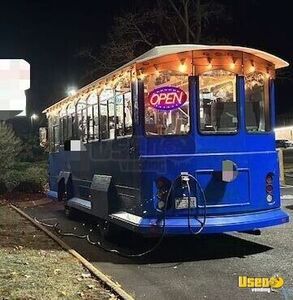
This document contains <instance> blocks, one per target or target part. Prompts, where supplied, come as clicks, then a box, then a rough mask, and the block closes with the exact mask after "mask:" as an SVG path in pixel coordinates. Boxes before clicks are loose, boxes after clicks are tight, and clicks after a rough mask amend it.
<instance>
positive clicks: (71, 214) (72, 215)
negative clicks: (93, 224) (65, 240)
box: [64, 206, 77, 220]
mask: <svg viewBox="0 0 293 300" xmlns="http://www.w3.org/2000/svg"><path fill="white" fill-rule="evenodd" d="M64 213H65V216H66V217H67V218H68V219H71V220H74V219H76V217H77V211H76V209H75V208H73V207H70V206H65V207H64Z"/></svg>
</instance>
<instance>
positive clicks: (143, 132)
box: [138, 70, 194, 139]
mask: <svg viewBox="0 0 293 300" xmlns="http://www.w3.org/2000/svg"><path fill="white" fill-rule="evenodd" d="M165 71H173V70H165ZM182 76H186V77H187V89H188V107H189V130H188V132H187V133H186V134H165V135H159V134H158V135H148V134H147V133H146V130H145V95H144V89H145V83H144V80H143V79H138V81H139V82H141V83H142V84H141V85H139V86H141V88H142V93H141V95H142V134H143V136H144V137H146V138H151V139H153V138H155V139H156V138H166V137H168V138H172V137H177V138H178V137H188V136H190V135H191V134H192V132H193V122H194V121H192V116H193V114H192V105H191V101H190V99H191V97H190V96H191V94H192V89H191V84H190V78H191V77H193V76H190V75H188V74H182ZM139 94H140V93H139Z"/></svg>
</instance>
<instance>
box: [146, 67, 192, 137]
mask: <svg viewBox="0 0 293 300" xmlns="http://www.w3.org/2000/svg"><path fill="white" fill-rule="evenodd" d="M144 103H145V132H146V134H147V135H149V136H151V135H184V134H187V133H188V132H189V128H190V116H189V114H190V108H189V92H188V76H187V75H184V74H182V73H179V72H176V71H163V72H160V73H159V75H157V74H153V75H149V76H147V77H146V78H145V80H144Z"/></svg>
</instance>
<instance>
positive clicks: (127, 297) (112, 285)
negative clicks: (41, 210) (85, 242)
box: [10, 204, 134, 300]
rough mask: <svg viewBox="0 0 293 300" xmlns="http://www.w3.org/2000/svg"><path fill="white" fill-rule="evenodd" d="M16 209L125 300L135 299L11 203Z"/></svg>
mask: <svg viewBox="0 0 293 300" xmlns="http://www.w3.org/2000/svg"><path fill="white" fill-rule="evenodd" d="M10 207H12V208H13V209H14V210H16V211H17V212H18V213H19V214H20V215H22V216H23V217H25V218H26V219H28V220H29V221H30V222H31V223H33V225H34V226H36V227H37V228H39V229H41V230H42V231H44V232H45V233H46V234H47V235H48V236H49V237H50V238H52V239H53V240H54V241H55V242H56V243H58V244H59V245H60V246H61V247H62V248H63V249H65V250H66V251H67V252H69V253H70V254H71V255H72V256H74V257H75V258H77V259H78V260H79V261H80V262H81V263H82V264H83V265H84V266H85V267H86V268H87V269H88V270H89V271H90V272H91V273H92V274H93V275H94V276H96V277H97V278H98V279H99V280H101V281H102V282H103V283H104V284H105V285H106V286H107V287H109V288H110V289H112V290H113V291H115V292H116V294H118V295H119V296H120V297H121V298H122V299H124V300H134V298H133V297H132V296H130V295H129V294H128V293H127V292H125V291H124V290H123V289H122V288H121V287H120V286H119V285H118V284H116V283H115V282H114V281H112V280H111V279H109V278H108V277H107V276H106V275H105V274H104V273H102V272H101V271H99V270H98V269H97V268H96V267H95V266H94V265H93V264H91V263H90V262H89V261H88V260H87V259H85V258H84V257H83V256H82V255H80V254H79V253H78V252H76V251H75V250H74V249H72V248H71V247H70V246H69V245H68V244H66V243H65V242H64V241H62V240H61V239H60V238H58V237H57V236H56V235H55V234H53V233H52V232H51V231H49V230H48V229H47V228H45V227H44V226H42V225H41V224H38V223H36V222H35V221H34V219H32V218H31V217H30V216H29V215H27V214H26V213H25V212H23V211H22V210H20V209H19V208H18V207H16V206H14V205H12V204H10Z"/></svg>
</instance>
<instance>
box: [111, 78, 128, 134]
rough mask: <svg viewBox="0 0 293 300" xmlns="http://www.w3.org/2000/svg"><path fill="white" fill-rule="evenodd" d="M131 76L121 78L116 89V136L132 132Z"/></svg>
mask: <svg viewBox="0 0 293 300" xmlns="http://www.w3.org/2000/svg"><path fill="white" fill-rule="evenodd" d="M130 85H131V81H130V77H127V78H124V79H123V80H121V81H120V82H119V83H118V84H117V86H116V89H115V94H116V97H115V105H116V136H125V135H131V134H132V101H131V87H130Z"/></svg>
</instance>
